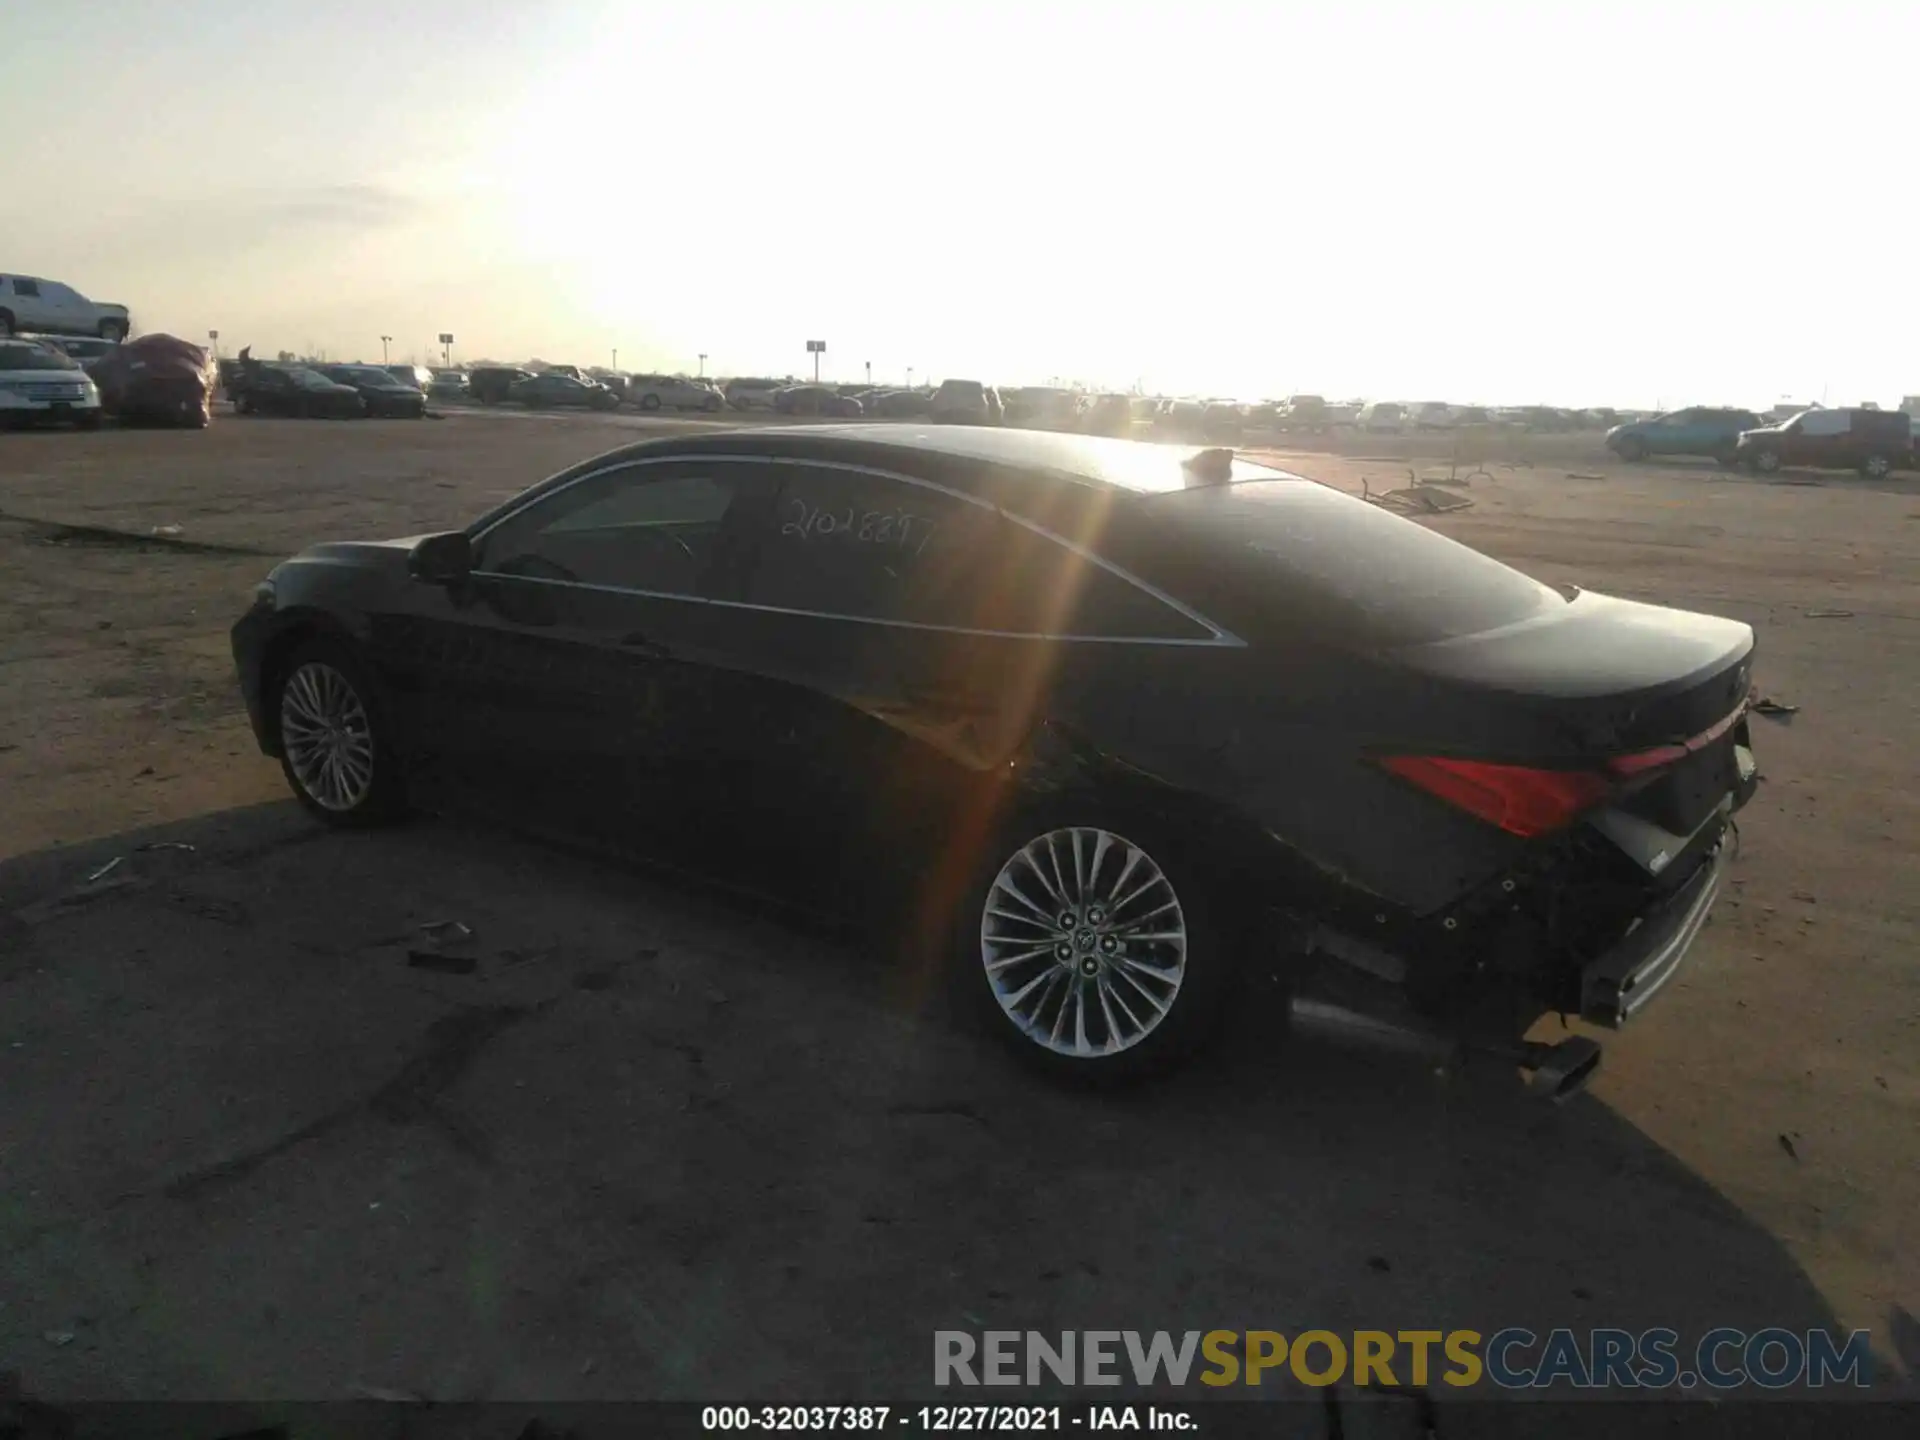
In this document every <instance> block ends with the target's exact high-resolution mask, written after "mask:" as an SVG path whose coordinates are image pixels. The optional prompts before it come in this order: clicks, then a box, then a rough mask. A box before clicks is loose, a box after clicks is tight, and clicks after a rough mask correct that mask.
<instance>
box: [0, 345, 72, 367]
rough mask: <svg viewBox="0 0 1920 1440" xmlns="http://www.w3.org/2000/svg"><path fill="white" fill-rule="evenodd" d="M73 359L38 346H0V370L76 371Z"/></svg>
mask: <svg viewBox="0 0 1920 1440" xmlns="http://www.w3.org/2000/svg"><path fill="white" fill-rule="evenodd" d="M79 368H80V367H79V366H78V365H76V364H74V363H73V357H72V356H70V355H63V354H61V353H60V352H59V351H57V350H43V349H41V348H40V347H39V346H38V345H0V370H78V369H79Z"/></svg>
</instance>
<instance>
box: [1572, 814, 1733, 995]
mask: <svg viewBox="0 0 1920 1440" xmlns="http://www.w3.org/2000/svg"><path fill="white" fill-rule="evenodd" d="M1728 859H1729V851H1728V848H1727V842H1726V840H1725V839H1724V838H1723V839H1721V840H1720V841H1719V842H1718V843H1717V844H1716V845H1715V846H1714V848H1713V852H1712V853H1711V854H1710V855H1708V856H1707V857H1706V859H1705V860H1704V861H1702V862H1701V864H1700V867H1699V868H1698V869H1697V870H1696V871H1695V872H1694V874H1693V875H1692V876H1691V877H1689V879H1688V880H1687V883H1686V884H1685V885H1683V886H1681V887H1680V889H1678V890H1677V891H1675V892H1674V893H1673V894H1672V895H1671V896H1669V897H1668V898H1667V900H1666V902H1665V903H1664V904H1663V905H1661V907H1660V908H1659V909H1658V910H1655V911H1653V912H1651V913H1649V914H1647V915H1645V916H1643V917H1642V918H1641V920H1640V922H1639V923H1638V924H1637V925H1635V926H1634V927H1633V928H1632V929H1631V930H1629V931H1628V932H1627V934H1626V936H1625V937H1624V938H1623V939H1621V940H1620V941H1619V943H1618V944H1616V945H1615V946H1614V947H1613V948H1612V949H1611V950H1609V951H1607V953H1606V954H1604V955H1602V956H1600V957H1599V958H1598V959H1597V960H1593V961H1591V962H1589V963H1588V964H1587V965H1586V966H1585V967H1584V968H1583V969H1582V970H1581V972H1580V1017H1581V1018H1582V1019H1583V1020H1586V1021H1587V1022H1588V1023H1589V1024H1593V1025H1601V1026H1605V1027H1606V1028H1607V1029H1610V1030H1617V1029H1619V1028H1620V1026H1622V1025H1624V1024H1625V1023H1626V1022H1627V1021H1628V1020H1629V1019H1631V1018H1632V1017H1633V1016H1634V1015H1635V1014H1636V1013H1637V1012H1638V1011H1639V1010H1640V1008H1641V1007H1642V1006H1644V1005H1645V1004H1646V1003H1647V1002H1648V1001H1650V1000H1652V999H1653V997H1654V996H1655V995H1657V994H1659V993H1660V990H1661V989H1662V987H1664V986H1665V985H1666V983H1667V982H1668V981H1669V980H1671V979H1672V978H1673V977H1674V975H1675V974H1677V973H1678V972H1679V970H1680V967H1681V964H1682V963H1683V962H1684V961H1685V960H1686V958H1687V952H1688V951H1689V950H1691V949H1692V947H1693V942H1694V940H1695V939H1696V938H1697V937H1698V936H1699V934H1700V930H1701V928H1702V927H1703V926H1704V925H1705V924H1706V923H1707V916H1708V914H1709V913H1710V912H1711V911H1712V909H1713V902H1714V901H1715V900H1716V899H1717V898H1719V894H1720V888H1721V886H1722V884H1723V883H1724V881H1725V878H1726V871H1727V863H1728Z"/></svg>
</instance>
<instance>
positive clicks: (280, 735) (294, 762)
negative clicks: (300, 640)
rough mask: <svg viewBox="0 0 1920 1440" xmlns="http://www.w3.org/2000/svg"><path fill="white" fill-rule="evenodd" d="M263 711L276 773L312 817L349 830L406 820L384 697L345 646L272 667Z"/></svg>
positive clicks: (325, 647)
mask: <svg viewBox="0 0 1920 1440" xmlns="http://www.w3.org/2000/svg"><path fill="white" fill-rule="evenodd" d="M268 705H269V710H268V713H269V714H270V715H271V716H272V717H273V725H274V739H275V741H276V742H277V743H278V747H279V750H280V770H281V773H282V774H284V775H285V776H286V778H287V785H288V786H289V788H291V789H292V791H293V795H294V798H295V799H296V800H298V801H299V802H300V803H301V804H302V805H303V806H305V807H306V809H307V810H308V811H309V812H311V813H312V814H313V815H315V816H316V817H318V818H319V819H320V820H323V821H325V822H326V823H327V824H329V825H335V826H340V827H342V828H346V829H364V828H366V827H369V826H374V825H384V824H390V823H392V822H393V821H395V820H398V819H399V818H400V817H401V816H403V815H404V814H405V813H406V784H405V776H404V773H403V771H402V768H401V762H400V757H399V753H398V751H397V749H396V748H395V745H394V742H393V732H392V727H391V725H390V723H389V721H388V718H387V717H388V714H389V710H388V707H387V704H386V701H385V697H384V696H383V695H382V694H381V692H380V689H379V687H378V685H377V684H376V683H375V682H374V680H373V677H372V673H371V671H370V670H369V669H368V668H367V666H366V665H365V663H364V662H363V661H362V660H361V659H360V657H359V655H358V654H357V653H356V652H355V651H354V650H353V649H352V648H351V647H350V646H349V645H347V644H346V643H345V642H343V641H337V640H327V639H322V640H312V641H308V642H307V643H305V644H303V645H301V646H300V647H299V648H298V649H296V650H295V651H294V652H293V653H292V654H291V655H289V656H288V657H287V658H286V661H285V663H284V664H282V665H280V666H278V667H277V673H276V674H275V676H274V677H273V683H272V687H271V691H270V694H269V700H268Z"/></svg>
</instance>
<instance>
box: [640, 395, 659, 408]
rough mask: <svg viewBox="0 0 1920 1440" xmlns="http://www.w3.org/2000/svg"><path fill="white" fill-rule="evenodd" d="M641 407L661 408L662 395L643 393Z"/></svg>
mask: <svg viewBox="0 0 1920 1440" xmlns="http://www.w3.org/2000/svg"><path fill="white" fill-rule="evenodd" d="M640 408H641V409H642V410H658V409H659V408H660V397H659V396H658V395H642V396H641V397H640Z"/></svg>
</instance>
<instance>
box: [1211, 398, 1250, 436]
mask: <svg viewBox="0 0 1920 1440" xmlns="http://www.w3.org/2000/svg"><path fill="white" fill-rule="evenodd" d="M1200 427H1201V430H1202V431H1203V432H1204V434H1205V436H1206V438H1207V439H1209V440H1217V441H1220V442H1221V443H1223V444H1236V443H1238V441H1239V440H1240V437H1241V435H1242V434H1243V433H1244V432H1245V431H1246V428H1247V409H1246V407H1245V406H1244V405H1241V404H1239V403H1237V402H1236V401H1232V400H1210V401H1208V402H1207V408H1206V409H1205V410H1204V411H1203V412H1202V413H1201V416H1200Z"/></svg>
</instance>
